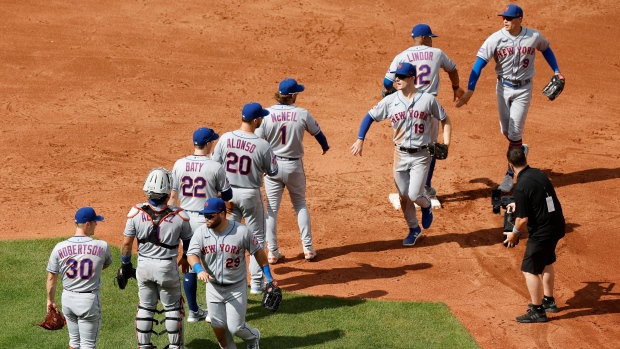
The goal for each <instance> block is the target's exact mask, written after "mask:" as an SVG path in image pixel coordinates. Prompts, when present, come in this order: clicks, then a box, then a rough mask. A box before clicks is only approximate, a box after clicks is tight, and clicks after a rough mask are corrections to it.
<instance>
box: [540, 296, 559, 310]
mask: <svg viewBox="0 0 620 349" xmlns="http://www.w3.org/2000/svg"><path fill="white" fill-rule="evenodd" d="M542 306H543V308H545V311H546V312H547V313H557V312H558V311H560V309H558V305H557V304H556V303H555V300H553V301H551V302H545V300H544V299H543V301H542Z"/></svg>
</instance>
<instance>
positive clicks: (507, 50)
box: [497, 46, 536, 58]
mask: <svg viewBox="0 0 620 349" xmlns="http://www.w3.org/2000/svg"><path fill="white" fill-rule="evenodd" d="M515 50H516V51H517V53H520V54H522V55H532V56H533V55H534V53H536V49H535V48H534V47H529V46H515V47H504V48H501V49H500V48H498V49H497V58H504V57H506V56H510V55H513V54H514V53H515Z"/></svg>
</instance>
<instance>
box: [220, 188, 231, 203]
mask: <svg viewBox="0 0 620 349" xmlns="http://www.w3.org/2000/svg"><path fill="white" fill-rule="evenodd" d="M221 196H222V200H224V201H228V200H230V199H232V197H233V191H232V188H228V190H224V191H223V192H222V194H221Z"/></svg>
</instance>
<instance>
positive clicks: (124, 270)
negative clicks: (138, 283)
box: [114, 262, 136, 290]
mask: <svg viewBox="0 0 620 349" xmlns="http://www.w3.org/2000/svg"><path fill="white" fill-rule="evenodd" d="M131 278H134V279H135V278H136V269H135V268H134V267H133V264H131V262H129V263H127V264H122V265H121V267H120V268H118V271H117V272H116V277H115V278H114V281H115V284H116V285H118V288H120V289H121V290H124V289H125V287H126V286H127V281H129V279H131Z"/></svg>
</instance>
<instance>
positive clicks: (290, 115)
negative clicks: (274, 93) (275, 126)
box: [271, 111, 297, 122]
mask: <svg viewBox="0 0 620 349" xmlns="http://www.w3.org/2000/svg"><path fill="white" fill-rule="evenodd" d="M271 121H273V122H277V121H295V122H297V113H296V112H294V111H283V112H279V113H277V114H271Z"/></svg>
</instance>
